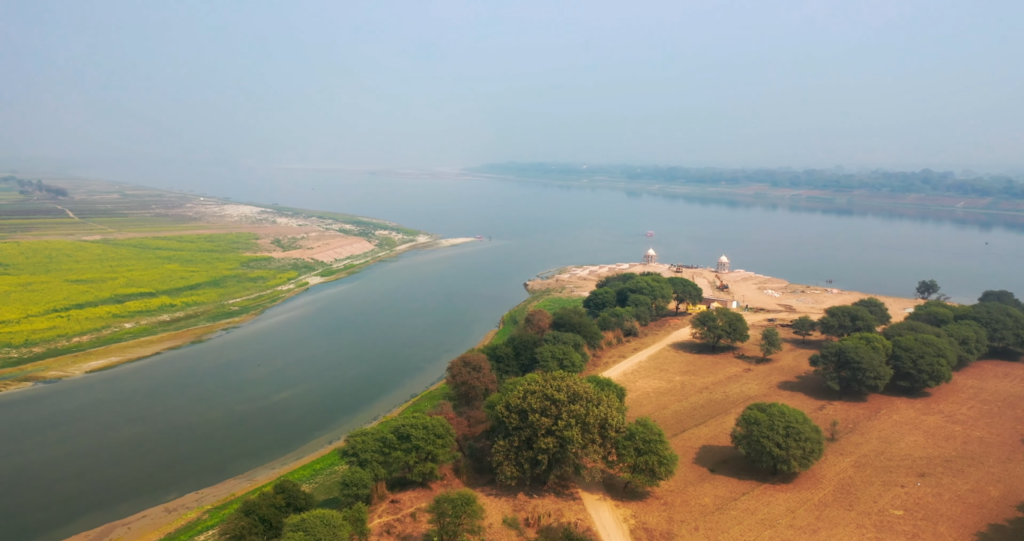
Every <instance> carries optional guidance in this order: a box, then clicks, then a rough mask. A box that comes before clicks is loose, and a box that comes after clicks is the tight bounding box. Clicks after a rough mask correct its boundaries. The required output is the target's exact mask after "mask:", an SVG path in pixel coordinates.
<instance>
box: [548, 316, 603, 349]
mask: <svg viewBox="0 0 1024 541" xmlns="http://www.w3.org/2000/svg"><path fill="white" fill-rule="evenodd" d="M551 330H554V331H561V332H570V333H573V334H578V335H580V336H581V337H583V339H584V340H586V342H587V347H589V348H590V349H591V350H596V349H600V348H601V342H602V341H604V335H603V334H601V329H598V328H597V323H594V320H593V319H590V317H588V316H587V311H586V310H584V309H583V308H581V307H579V306H570V307H566V308H560V309H558V310H556V311H555V313H554V314H552V315H551Z"/></svg>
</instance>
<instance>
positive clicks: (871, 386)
mask: <svg viewBox="0 0 1024 541" xmlns="http://www.w3.org/2000/svg"><path fill="white" fill-rule="evenodd" d="M853 336H858V335H853ZM875 336H878V335H875ZM851 338H852V337H851ZM878 338H880V339H881V340H885V338H882V337H881V336H878ZM886 343H888V342H886ZM891 348H892V346H889V349H891ZM886 358H887V357H886V355H884V354H883V353H882V352H880V351H879V348H876V347H872V346H870V345H868V344H867V343H865V342H864V341H861V340H856V339H854V340H851V339H850V338H844V339H842V340H840V341H839V342H829V343H827V344H825V346H824V347H823V348H821V352H820V353H816V354H814V355H811V366H813V367H814V369H815V370H814V373H815V374H818V375H819V376H822V377H823V378H825V385H827V386H828V387H829V388H830V389H834V390H836V391H854V392H861V393H877V392H881V391H882V389H884V388H885V386H886V385H887V384H888V383H889V380H890V379H892V375H893V371H892V369H891V368H889V366H888V365H887V364H886Z"/></svg>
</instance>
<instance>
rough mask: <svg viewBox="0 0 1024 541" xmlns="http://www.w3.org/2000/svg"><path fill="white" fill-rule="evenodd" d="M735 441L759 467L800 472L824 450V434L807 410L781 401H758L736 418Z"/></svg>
mask: <svg viewBox="0 0 1024 541" xmlns="http://www.w3.org/2000/svg"><path fill="white" fill-rule="evenodd" d="M732 443H733V445H735V446H736V448H737V449H739V451H740V453H742V454H743V455H744V456H746V457H747V458H748V459H749V460H750V461H751V462H753V463H754V464H755V465H756V466H757V467H759V468H761V469H765V470H770V471H771V472H772V473H776V474H777V473H798V472H802V471H804V470H806V469H808V468H810V467H811V466H813V465H814V463H815V462H817V461H818V460H819V459H820V458H821V455H822V454H824V452H825V435H824V434H823V433H822V431H821V428H820V427H819V426H818V425H816V424H814V422H813V421H811V419H810V418H809V417H807V414H805V413H804V412H802V411H800V410H798V409H796V408H792V407H789V406H787V405H786V404H782V403H779V402H756V403H754V404H751V405H749V406H747V407H746V409H744V410H743V413H741V414H740V416H739V417H738V418H737V419H736V426H735V427H734V428H733V430H732Z"/></svg>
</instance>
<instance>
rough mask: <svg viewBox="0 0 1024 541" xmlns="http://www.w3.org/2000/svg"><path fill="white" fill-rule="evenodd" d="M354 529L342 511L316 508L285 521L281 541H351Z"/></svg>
mask: <svg viewBox="0 0 1024 541" xmlns="http://www.w3.org/2000/svg"><path fill="white" fill-rule="evenodd" d="M351 537H352V531H351V529H350V528H349V525H348V522H346V521H345V517H344V516H342V514H341V513H339V512H337V511H334V510H331V509H314V510H312V511H307V512H305V513H302V514H301V515H295V516H292V517H289V518H288V519H287V520H285V521H284V531H283V535H282V536H281V541H349V540H350V538H351Z"/></svg>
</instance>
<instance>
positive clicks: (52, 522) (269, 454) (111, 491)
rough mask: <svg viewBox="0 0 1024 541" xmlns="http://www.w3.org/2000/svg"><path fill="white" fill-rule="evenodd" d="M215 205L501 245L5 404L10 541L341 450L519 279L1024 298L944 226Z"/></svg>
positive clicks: (453, 205)
mask: <svg viewBox="0 0 1024 541" xmlns="http://www.w3.org/2000/svg"><path fill="white" fill-rule="evenodd" d="M200 186H201V184H200V182H199V181H195V185H188V184H182V185H178V186H176V187H178V188H182V189H185V188H191V189H196V190H197V191H198V190H201V189H203V190H205V189H207V188H201V187H200ZM215 195H219V196H230V197H232V198H234V199H235V200H238V201H246V200H249V201H260V202H264V203H270V202H277V203H280V204H282V205H289V206H296V207H305V208H318V209H324V210H333V211H340V212H349V213H354V214H361V215H366V216H374V217H380V218H385V219H388V220H392V221H395V222H399V223H401V224H403V225H406V226H409V227H415V228H418V229H423V230H426V231H430V232H433V233H439V234H442V235H445V236H467V235H483V236H485V237H488V236H489V237H492V238H493V240H491V241H482V242H476V243H471V244H467V245H462V246H457V247H453V248H447V249H442V250H430V251H417V252H411V253H408V254H405V255H402V256H400V257H397V258H394V259H391V260H388V261H384V262H381V263H378V264H375V265H372V266H371V267H369V268H368V269H366V270H365V271H363V272H361V273H358V274H356V275H353V276H351V277H348V278H345V279H343V280H339V281H336V282H332V283H328V284H321V285H318V286H315V287H313V288H312V289H311V290H310V291H309V292H307V293H305V294H303V295H300V296H298V297H296V298H293V299H291V300H289V301H287V302H285V303H282V304H281V305H278V306H276V307H274V308H272V309H270V310H268V311H267V312H266V313H265V314H264V315H263V316H261V317H260V318H258V319H257V320H256V321H254V322H252V323H250V324H248V325H245V326H243V327H240V328H238V329H235V330H232V331H230V332H228V333H225V334H224V335H223V336H220V337H217V338H216V339H213V340H210V341H208V342H204V343H202V344H196V345H192V346H189V347H186V348H182V349H178V350H175V351H170V352H166V353H163V354H160V355H157V356H154V357H151V358H149V359H147V360H143V361H139V362H136V363H132V364H129V365H126V366H123V367H120V368H116V369H114V370H110V371H106V372H101V373H98V374H93V375H88V376H85V377H81V378H77V379H72V380H66V381H61V382H59V383H56V384H51V385H43V386H38V387H36V388H32V389H28V390H24V391H18V392H13V393H5V394H0V487H3V490H2V491H0V532H2V534H0V537H2V538H3V539H5V540H7V539H11V540H18V541H20V540H25V541H50V540H58V539H62V538H65V537H67V536H69V535H72V534H74V533H77V532H79V531H83V530H87V529H91V528H94V527H96V526H98V525H101V524H103V523H105V522H108V521H111V520H115V519H118V518H122V517H125V516H128V515H131V514H133V513H135V512H138V511H140V510H143V509H146V508H148V507H152V506H155V505H159V504H161V503H164V502H167V501H170V500H172V499H175V498H177V497H180V496H182V495H184V494H187V493H189V492H192V491H194V490H197V489H201V488H203V487H206V486H210V485H213V484H215V483H218V482H220V481H223V480H225V479H227V478H230V477H233V476H235V475H238V474H240V473H243V472H245V471H248V470H251V469H253V468H255V467H258V466H260V465H263V464H266V463H268V462H270V461H272V460H274V459H276V458H278V457H281V456H284V455H286V454H288V453H291V452H294V451H296V450H297V449H299V448H302V447H303V446H309V445H311V442H318V441H319V442H322V441H324V440H325V439H333V438H336V437H338V436H340V435H341V434H343V433H344V432H346V431H347V430H350V429H351V428H353V427H356V426H359V425H360V424H363V423H365V422H367V421H368V420H370V419H371V418H373V417H374V416H376V415H377V414H379V413H381V412H382V411H385V410H387V409H389V408H391V407H392V406H394V405H397V404H399V403H401V402H402V401H404V400H405V399H407V398H408V397H409V396H410V395H411V394H413V393H415V392H417V391H419V390H421V389H423V388H424V387H426V386H427V385H428V384H430V383H431V382H433V381H435V380H436V379H437V378H438V377H439V376H441V375H442V373H443V371H444V367H445V365H446V363H447V362H448V360H449V359H451V358H452V357H454V356H456V355H458V354H459V353H461V352H463V351H465V350H466V349H467V348H470V347H472V346H473V345H474V344H475V343H476V342H477V340H479V338H480V337H481V336H482V335H483V334H484V333H486V332H487V331H488V330H490V329H491V328H493V327H494V326H495V324H496V323H497V321H498V318H499V317H500V316H501V314H502V313H504V312H505V311H506V310H508V309H509V308H510V307H512V306H513V305H515V304H516V303H518V302H519V301H521V300H522V299H523V298H525V292H524V290H523V287H522V284H523V282H524V281H525V280H527V279H529V278H531V277H533V276H534V275H535V274H536V273H538V272H541V271H545V270H549V269H553V268H557V267H560V266H565V265H573V264H593V263H614V262H625V261H637V260H639V259H640V257H641V256H642V254H643V253H644V251H646V250H647V248H648V247H651V246H653V247H654V248H655V250H657V252H658V254H659V258H660V260H661V261H662V262H675V263H691V264H705V265H711V264H713V263H714V261H715V260H716V259H717V258H718V256H720V255H722V254H723V253H724V254H727V255H728V256H729V258H730V259H731V260H732V262H733V268H743V269H746V270H752V271H755V272H758V273H762V274H767V275H771V276H778V277H782V278H785V279H788V280H790V281H792V282H800V283H810V284H814V283H822V282H823V281H824V280H826V279H832V280H833V281H834V283H833V287H837V288H843V289H852V290H859V291H864V292H871V293H877V294H884V295H902V296H910V295H911V294H912V293H913V290H914V286H915V285H916V283H917V281H918V280H920V279H925V278H934V279H936V280H937V281H938V282H939V284H940V285H941V286H942V290H943V292H944V293H947V294H949V295H951V296H952V297H953V298H954V299H955V300H958V301H965V302H970V301H972V300H973V299H974V298H976V297H977V296H978V295H979V294H980V293H981V291H982V290H984V289H1009V290H1015V291H1017V292H1019V293H1020V292H1024V273H1021V272H1020V268H1019V267H1020V263H1021V258H1022V255H1021V254H1024V234H1022V233H1020V232H1019V231H1015V230H1012V229H1004V228H1000V227H986V228H981V227H978V226H972V225H963V224H958V223H956V222H951V221H936V220H928V219H922V220H916V219H915V220H911V219H895V218H891V217H887V216H885V214H884V213H881V214H878V215H848V214H841V213H821V212H791V211H788V210H785V209H772V208H767V207H749V206H732V205H719V204H702V203H694V202H690V201H687V200H682V199H679V198H666V197H661V196H656V195H645V194H641V193H627V192H624V191H619V190H611V189H570V188H565V187H560V186H554V185H549V184H540V183H529V182H499V181H470V180H444V179H408V178H388V177H385V176H379V175H366V174H359V173H348V172H331V171H293V172H276V173H263V174H258V175H256V174H254V175H252V176H251V177H249V178H246V180H244V181H238V182H226V183H223V184H222V185H220V188H219V189H218V190H217V191H216V192H215ZM649 230H652V231H654V232H655V233H656V236H655V237H653V238H648V237H646V236H645V235H644V233H645V232H646V231H649Z"/></svg>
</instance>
